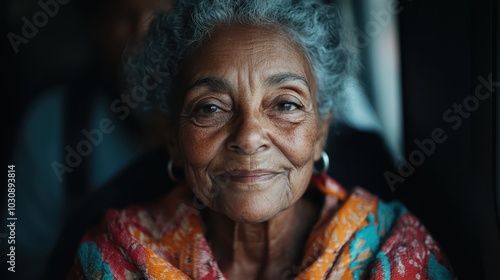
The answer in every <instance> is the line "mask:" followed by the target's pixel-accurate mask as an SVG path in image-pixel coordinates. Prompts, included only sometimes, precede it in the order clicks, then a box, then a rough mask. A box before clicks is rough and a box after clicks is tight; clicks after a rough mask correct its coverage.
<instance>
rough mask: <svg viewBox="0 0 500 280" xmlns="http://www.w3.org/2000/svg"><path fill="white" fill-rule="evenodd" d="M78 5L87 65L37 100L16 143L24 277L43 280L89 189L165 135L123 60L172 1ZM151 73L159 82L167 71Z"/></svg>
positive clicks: (20, 272) (19, 263) (19, 269)
mask: <svg viewBox="0 0 500 280" xmlns="http://www.w3.org/2000/svg"><path fill="white" fill-rule="evenodd" d="M75 4H76V5H79V7H81V11H82V12H81V13H82V17H83V22H84V25H83V26H84V30H82V31H78V29H77V30H76V31H75V32H80V33H81V34H82V36H86V37H87V38H88V39H87V40H88V42H89V43H90V44H89V47H90V53H91V60H90V61H88V65H87V67H86V69H87V70H85V71H84V72H83V73H84V75H81V76H79V77H76V78H75V79H72V80H71V81H68V82H67V83H63V84H61V85H60V86H56V87H54V88H51V89H49V90H48V91H46V92H44V93H43V94H41V95H40V98H39V99H38V100H37V101H36V102H33V103H32V106H31V107H30V108H28V110H27V111H26V112H27V113H26V115H25V116H24V118H23V120H22V121H21V125H20V128H19V130H18V135H17V141H16V143H17V145H16V146H15V147H14V163H15V164H16V168H17V170H16V172H17V177H16V179H17V180H16V196H17V198H18V201H17V209H16V210H17V211H16V215H17V218H18V220H19V221H20V222H19V223H18V224H17V225H16V233H17V235H16V255H17V256H18V257H17V259H16V276H17V278H18V279H38V278H39V277H40V275H41V273H42V271H43V269H44V266H45V262H46V260H47V257H48V256H49V255H50V252H51V250H52V248H53V246H54V243H55V241H56V240H57V237H58V235H59V232H60V230H61V227H62V225H63V223H64V221H65V219H67V217H68V216H70V215H71V213H72V211H73V210H74V209H76V208H77V207H78V206H79V204H80V203H81V201H83V199H84V198H85V197H86V196H88V195H89V194H91V193H92V192H94V191H96V190H98V189H99V188H100V187H101V186H102V185H103V184H105V183H106V182H107V181H109V180H110V179H111V178H112V177H113V176H114V175H116V174H117V172H119V171H120V170H122V169H123V168H124V167H125V166H126V165H127V164H129V163H130V162H131V161H132V160H133V159H135V158H136V157H138V156H139V155H141V154H142V153H144V152H145V151H146V150H148V149H152V148H154V147H155V146H156V142H154V141H150V140H149V139H159V137H153V136H151V135H150V134H149V132H148V131H155V129H153V128H151V127H145V126H143V125H142V124H143V123H144V120H146V119H151V118H153V117H154V115H155V113H154V110H153V109H152V108H149V107H145V106H142V105H141V104H140V100H141V96H140V95H130V94H128V93H126V92H125V91H124V88H125V81H126V79H125V78H124V75H123V67H122V65H123V57H124V54H126V53H128V52H134V51H136V50H137V49H140V47H141V45H140V42H141V40H142V37H143V35H144V33H145V31H146V29H147V26H148V24H149V22H150V20H151V19H152V18H153V17H154V15H155V13H156V12H158V11H161V10H166V9H169V8H170V6H171V4H172V3H171V1H170V0H147V1H141V0H126V1H117V0H105V1H97V0H92V1H80V2H78V4H77V3H75ZM57 43H58V42H54V44H57ZM152 76H153V77H154V78H155V79H156V80H153V81H152V82H155V81H157V82H160V80H161V73H152ZM152 82H151V83H152ZM4 211H5V210H4ZM3 214H4V216H5V215H6V213H5V212H4V213H3ZM4 257H5V256H4Z"/></svg>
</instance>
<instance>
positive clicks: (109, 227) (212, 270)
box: [69, 175, 452, 280]
mask: <svg viewBox="0 0 500 280" xmlns="http://www.w3.org/2000/svg"><path fill="white" fill-rule="evenodd" d="M311 185H313V186H315V187H317V188H319V189H320V190H321V191H322V192H323V193H325V194H326V195H325V201H324V206H323V209H322V212H321V215H320V218H319V220H318V222H317V223H316V225H315V226H314V228H313V230H312V232H311V235H310V237H309V239H308V241H307V243H306V247H305V254H304V257H303V260H302V263H301V265H300V266H292V267H290V269H289V271H287V272H286V273H285V274H284V275H283V277H282V279H452V273H451V272H450V267H449V265H448V263H447V261H446V259H445V258H444V256H443V253H442V252H441V250H440V248H439V246H438V244H437V243H436V242H435V241H434V239H433V238H432V237H431V236H430V234H429V233H428V232H427V231H426V229H425V228H424V226H423V225H422V224H421V223H420V222H419V220H418V219H417V218H416V217H415V216H413V215H412V214H410V213H408V211H407V210H406V208H405V207H404V206H403V205H402V204H401V203H399V202H392V203H384V202H382V201H380V200H379V199H377V198H376V197H375V196H373V195H371V194H370V193H368V192H367V191H366V190H364V189H362V188H355V189H354V190H352V191H351V192H349V193H348V192H346V191H345V190H344V189H343V188H342V187H341V186H340V185H339V184H337V183H336V182H335V181H334V180H333V179H331V178H329V177H327V176H326V175H324V176H322V177H313V178H312V180H311ZM339 203H340V206H339ZM193 205H195V204H193V195H192V194H191V193H190V192H189V190H188V188H187V187H186V186H185V185H180V186H178V187H177V188H175V189H174V190H173V191H172V192H170V193H169V195H167V197H165V198H164V199H163V200H162V201H161V203H158V204H157V205H155V206H149V207H144V206H132V207H128V208H126V209H125V210H121V211H118V210H109V211H108V212H107V213H106V215H105V217H104V219H103V222H102V223H101V225H100V226H99V227H97V228H94V229H92V230H90V231H88V232H87V234H86V235H85V236H84V238H83V240H82V243H81V244H80V246H79V249H78V252H77V256H76V258H75V262H76V263H75V266H74V267H73V269H72V272H71V273H70V277H69V278H73V277H74V278H80V279H82V278H86V279H176V280H178V279H203V280H209V279H227V277H226V276H225V275H224V274H223V273H222V272H221V270H220V269H219V268H218V266H217V263H216V260H215V258H214V255H213V253H212V251H211V249H210V246H209V244H208V241H207V240H206V239H205V237H204V232H203V222H202V219H201V216H200V214H199V211H198V210H196V209H195V208H194V207H193Z"/></svg>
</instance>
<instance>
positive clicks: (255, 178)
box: [222, 170, 279, 184]
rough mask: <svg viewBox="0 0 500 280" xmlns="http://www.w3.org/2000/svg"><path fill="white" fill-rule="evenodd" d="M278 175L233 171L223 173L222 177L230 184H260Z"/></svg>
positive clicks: (255, 171)
mask: <svg viewBox="0 0 500 280" xmlns="http://www.w3.org/2000/svg"><path fill="white" fill-rule="evenodd" d="M278 174H279V173H278V172H274V171H269V170H235V171H229V172H225V173H224V174H223V175H222V176H224V177H226V178H227V179H228V180H229V181H230V182H232V183H245V184H252V183H262V182H265V181H269V180H271V179H273V178H274V177H276V176H277V175H278Z"/></svg>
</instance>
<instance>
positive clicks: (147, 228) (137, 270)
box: [73, 186, 198, 279]
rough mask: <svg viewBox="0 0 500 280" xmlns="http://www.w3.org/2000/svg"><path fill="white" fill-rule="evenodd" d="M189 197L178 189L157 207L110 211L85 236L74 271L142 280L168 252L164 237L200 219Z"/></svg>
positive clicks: (152, 205) (154, 205)
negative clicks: (154, 258) (153, 260)
mask: <svg viewBox="0 0 500 280" xmlns="http://www.w3.org/2000/svg"><path fill="white" fill-rule="evenodd" d="M187 197H188V196H187V192H186V191H185V188H184V187H183V186H178V187H176V188H175V189H173V190H172V191H171V192H170V193H169V194H168V195H167V196H166V197H164V198H162V199H160V200H159V201H158V202H156V203H154V204H150V205H131V206H128V207H126V208H124V209H121V210H118V209H109V210H107V211H106V214H105V215H104V217H103V219H102V221H101V223H100V224H99V226H97V227H94V228H91V229H89V230H88V231H87V232H86V233H85V235H84V236H83V238H82V240H81V242H80V244H79V246H78V250H77V253H76V256H75V260H74V262H75V263H74V267H76V268H77V269H73V270H76V271H81V273H82V274H83V275H85V276H86V277H87V278H91V279H94V278H93V276H91V275H100V277H101V276H107V277H118V278H120V277H122V278H123V279H129V278H132V279H136V278H139V277H140V276H141V275H142V274H141V273H143V272H144V271H142V270H144V269H146V268H147V267H148V266H149V265H151V264H150V262H151V260H150V259H151V256H156V253H157V252H160V253H161V254H163V253H164V252H166V251H168V250H167V249H168V248H164V244H163V239H164V237H165V236H173V235H175V234H177V232H176V230H177V231H178V229H179V228H180V226H179V224H181V223H182V222H183V221H185V219H186V217H193V218H196V217H198V213H197V211H196V210H195V209H193V208H192V207H189V206H188V205H189V204H188V203H187V202H188V200H187ZM162 252H163V253H162ZM161 254H160V255H161ZM127 277H128V278H127ZM122 278H120V279H122Z"/></svg>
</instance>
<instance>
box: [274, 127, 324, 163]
mask: <svg viewBox="0 0 500 280" xmlns="http://www.w3.org/2000/svg"><path fill="white" fill-rule="evenodd" d="M316 135H317V125H316V123H315V122H314V121H313V120H305V121H303V122H301V123H300V124H298V125H296V126H295V127H291V128H287V129H284V130H283V131H281V132H280V133H276V136H275V141H274V143H275V144H276V145H277V146H278V148H279V149H280V150H281V151H282V152H283V154H284V155H285V156H286V157H287V158H288V160H289V161H290V162H291V163H292V164H293V165H295V166H297V167H301V166H303V165H306V164H308V163H309V162H310V161H311V159H312V158H313V154H314V144H315V139H316Z"/></svg>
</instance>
